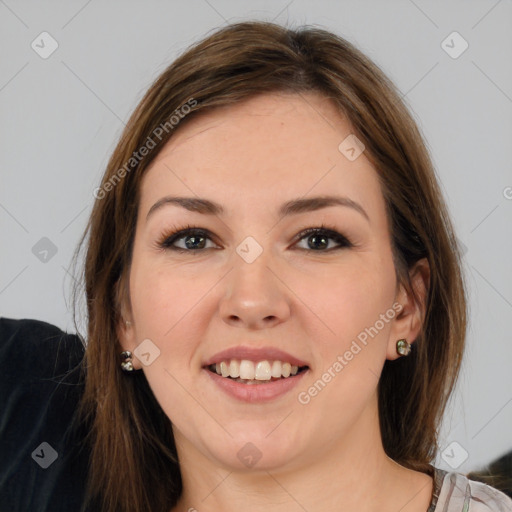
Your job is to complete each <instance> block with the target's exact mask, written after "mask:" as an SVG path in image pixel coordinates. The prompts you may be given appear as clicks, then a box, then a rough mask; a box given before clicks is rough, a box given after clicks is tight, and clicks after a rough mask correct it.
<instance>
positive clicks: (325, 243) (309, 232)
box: [297, 225, 353, 252]
mask: <svg viewBox="0 0 512 512" xmlns="http://www.w3.org/2000/svg"><path fill="white" fill-rule="evenodd" d="M297 239H298V240H299V241H302V240H306V241H307V247H306V248H303V247H302V248H300V250H311V251H315V252H331V251H333V250H337V249H343V248H344V247H353V244H352V243H351V242H350V241H349V240H348V239H347V238H346V237H345V236H343V235H342V234H341V233H338V232H337V231H336V230H334V229H331V228H327V227H326V226H324V225H322V226H320V227H317V228H308V229H305V230H304V231H301V232H300V233H299V234H298V235H297ZM330 240H334V242H335V243H336V244H337V247H336V246H335V247H332V246H331V247H330V246H329V245H330V244H329V241H330Z"/></svg>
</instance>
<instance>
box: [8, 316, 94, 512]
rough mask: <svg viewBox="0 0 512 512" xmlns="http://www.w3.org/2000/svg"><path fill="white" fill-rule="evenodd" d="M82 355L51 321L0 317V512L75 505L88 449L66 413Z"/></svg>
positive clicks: (70, 411)
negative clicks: (49, 322) (83, 444)
mask: <svg viewBox="0 0 512 512" xmlns="http://www.w3.org/2000/svg"><path fill="white" fill-rule="evenodd" d="M83 354H84V347H83V345H82V343H81V341H80V339H79V338H78V336H76V335H70V334H65V333H63V332H62V331H61V330H60V329H59V328H57V327H55V326H53V325H50V324H48V323H46V322H41V321H38V320H13V319H9V318H0V404H1V409H0V411H1V413H0V512H22V511H23V512H43V511H44V512H46V511H52V512H60V511H62V512H72V511H73V512H75V511H76V512H78V511H79V510H80V507H81V504H82V502H83V497H84V490H85V481H86V474H87V466H88V456H87V450H85V449H81V447H80V440H81V439H83V437H84V434H85V432H84V431H83V427H81V428H76V429H75V428H71V425H72V421H71V420H72V418H73V415H74V412H75V410H76V405H77V403H78V400H79V398H80V396H81V394H82V392H83V379H80V372H79V369H78V368H77V365H78V364H79V363H80V361H81V360H82V358H83ZM81 429H82V430H81Z"/></svg>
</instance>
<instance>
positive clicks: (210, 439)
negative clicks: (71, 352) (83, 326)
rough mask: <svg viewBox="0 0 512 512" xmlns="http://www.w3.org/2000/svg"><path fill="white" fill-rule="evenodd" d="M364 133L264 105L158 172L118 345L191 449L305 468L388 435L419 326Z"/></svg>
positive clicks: (207, 117) (215, 458) (212, 117)
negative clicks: (383, 379) (386, 423)
mask: <svg viewBox="0 0 512 512" xmlns="http://www.w3.org/2000/svg"><path fill="white" fill-rule="evenodd" d="M351 133H352V129H351V126H350V124H349V122H348V121H347V120H346V119H343V118H342V117H341V116H340V114H339V113H338V112H337V111H336V110H335V108H334V106H333V105H332V104H331V103H329V101H328V100H327V99H325V98H324V97H322V96H320V95H318V94H315V93H309V94H305V95H301V96H299V95H294V94H284V95H283V94H271V95H264V96H259V97H256V98H253V99H251V100H249V101H246V102H245V103H241V104H237V105H234V106H232V107H228V108H223V109H221V110H217V111H215V112H211V113H208V114H204V115H202V116H201V117H198V118H196V119H191V120H190V122H189V123H187V124H186V125H183V127H181V128H180V129H179V130H178V131H177V132H176V134H175V135H174V136H173V138H172V139H171V140H170V141H169V143H168V144H167V146H166V147H165V148H164V150H163V151H162V152H161V153H160V154H159V156H158V157H157V158H156V159H155V160H154V161H153V162H152V164H151V166H150V168H149V169H148V170H147V172H146V174H145V177H144V179H143V181H142V185H141V197H140V204H139V215H138V220H137V226H136V233H135V241H134V248H133V259H132V265H131V268H130V271H129V294H130V297H129V301H130V302H129V307H128V308H127V310H126V311H125V316H124V318H125V319H128V320H130V322H131V326H129V327H123V326H119V332H118V333H119V336H120V339H121V343H122V345H123V348H124V349H126V350H131V351H132V352H134V351H135V355H136V356H138V357H135V358H134V361H135V367H136V368H142V370H143V371H144V373H145V375H146V377H147V379H148V382H149V384H150V386H151V389H152V391H153V393H154V395H155V397H156V399H157V400H158V402H159V403H160V405H161V406H162V408H163V410H164V411H165V413H166V414H167V416H168V417H169V418H170V420H171V422H172V424H173V430H174V435H175V439H176V443H177V446H178V452H180V450H181V451H182V452H183V453H185V452H188V453H192V452H193V453H195V456H196V457H203V458H204V459H205V460H209V461H211V462H213V463H215V464H218V465H219V466H222V467H226V468H239V469H241V468H244V467H245V466H246V467H250V466H251V464H252V462H251V461H253V460H256V459H258V461H257V463H258V467H259V468H262V469H272V468H277V467H281V468H292V467H299V466H300V465H304V464H311V463H312V461H314V460H315V459H316V460H319V459H321V458H322V457H324V456H326V455H327V454H328V453H330V452H332V451H333V450H334V451H335V450H336V449H337V448H339V446H340V443H341V442H342V440H343V439H345V440H346V439H348V438H349V437H351V438H352V439H353V440H354V442H355V443H357V442H364V440H365V439H366V442H367V443H368V442H369V441H371V440H373V439H374V438H375V436H376V435H377V434H378V431H377V430H376V423H377V421H378V415H377V384H378V379H379V376H380V373H381V370H382V367H383V365H384V362H385V360H386V359H394V358H396V357H398V356H397V354H396V350H395V344H396V340H398V339H400V338H406V339H407V340H408V341H409V342H412V341H413V340H414V338H415V337H416V335H417V333H418V329H419V324H418V314H417V311H416V310H415V309H414V307H409V302H408V296H407V295H406V294H405V292H404V291H403V290H402V288H401V287H398V286H397V282H396V277H395V269H394V265H393V259H392V253H391V246H390V233H389V230H388V222H387V218H386V215H385V203H384V199H383V196H382V192H381V190H380V186H379V182H378V178H377V173H376V171H375V169H374V168H373V167H372V165H371V164H370V162H369V160H368V159H367V158H366V156H365V153H364V152H363V153H362V154H361V155H360V156H359V157H358V158H356V159H355V160H354V159H353V158H350V159H349V158H347V156H346V155H347V154H348V155H349V156H352V155H351V153H350V151H349V153H347V152H346V151H345V152H343V151H342V150H340V149H339V146H340V143H342V141H344V139H346V137H347V136H349V135H350V134H351ZM343 147H345V146H343ZM326 196H332V197H334V198H337V199H338V200H339V202H335V201H334V200H333V201H331V202H324V203H322V202H321V201H312V200H313V198H318V197H326ZM165 198H167V199H165ZM170 198H190V199H189V200H188V201H183V202H181V203H180V202H177V201H172V200H171V199H170ZM340 198H341V199H340ZM199 199H201V200H203V202H198V200H199ZM206 201H208V202H210V203H213V206H212V205H211V204H210V203H207V202H206ZM297 201H298V202H297ZM215 207H217V208H218V209H217V210H216V209H215ZM190 228H193V230H192V231H186V230H187V229H190ZM307 230H311V231H309V232H308V231H307ZM177 232H179V233H178V234H177V235H176V233H177ZM400 311H401V312H400ZM210 365H211V366H210ZM296 367H298V368H296ZM217 371H219V372H221V375H218V374H217ZM230 371H231V372H232V377H231V373H229V372H230ZM290 371H291V372H292V375H290V376H289V377H286V375H288V374H289V372H290ZM239 372H242V375H241V377H244V380H243V382H240V381H239V380H236V378H237V377H238V379H240V376H239ZM246 372H247V373H246ZM293 373H296V374H295V375H293ZM222 374H224V375H228V374H229V375H230V376H222ZM277 375H280V377H279V378H277ZM283 375H284V376H283ZM251 376H252V378H251ZM355 427H357V428H355ZM356 432H357V433H356ZM180 457H181V454H180ZM244 465H245V466H244Z"/></svg>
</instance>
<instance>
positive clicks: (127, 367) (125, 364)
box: [121, 350, 134, 372]
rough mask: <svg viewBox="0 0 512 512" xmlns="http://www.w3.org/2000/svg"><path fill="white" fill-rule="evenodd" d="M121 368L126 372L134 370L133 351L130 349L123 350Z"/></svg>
mask: <svg viewBox="0 0 512 512" xmlns="http://www.w3.org/2000/svg"><path fill="white" fill-rule="evenodd" d="M121 359H122V361H121V368H122V369H123V370H124V371H125V372H133V370H134V368H133V364H132V353H131V352H130V351H129V350H125V351H124V352H121Z"/></svg>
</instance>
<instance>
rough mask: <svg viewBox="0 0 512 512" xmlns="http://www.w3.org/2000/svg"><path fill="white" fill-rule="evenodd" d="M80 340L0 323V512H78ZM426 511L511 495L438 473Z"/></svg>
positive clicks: (504, 503) (497, 507) (39, 327)
mask: <svg viewBox="0 0 512 512" xmlns="http://www.w3.org/2000/svg"><path fill="white" fill-rule="evenodd" d="M83 355H84V347H83V344H82V342H81V340H80V338H79V337H78V336H76V335H74V334H66V333H64V332H62V331H61V330H60V329H59V328H58V327H56V326H54V325H51V324H48V323H46V322H42V321H39V320H26V319H23V320H14V319H10V318H0V403H1V404H2V409H0V512H50V511H51V512H79V511H80V510H81V507H82V503H83V501H84V496H85V485H86V478H87V468H88V449H87V446H86V444H85V442H84V439H85V435H86V433H87V427H86V426H84V425H80V424H79V423H78V422H76V421H73V420H74V419H76V410H77V404H78V402H79V399H80V397H81V395H82V393H83V387H84V382H83V375H82V374H81V371H80V367H79V365H80V362H81V361H82V359H83ZM434 472H435V473H434V489H433V495H432V501H431V504H430V507H429V509H428V511H427V512H452V511H454V512H484V511H506V512H509V511H512V501H511V500H510V498H508V497H507V496H505V494H503V493H501V492H499V491H497V490H496V489H494V488H492V487H489V486H487V485H485V484H481V483H479V482H474V481H472V480H468V479H467V478H466V477H465V476H464V475H461V474H458V473H447V472H446V471H443V470H441V469H438V468H434Z"/></svg>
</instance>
